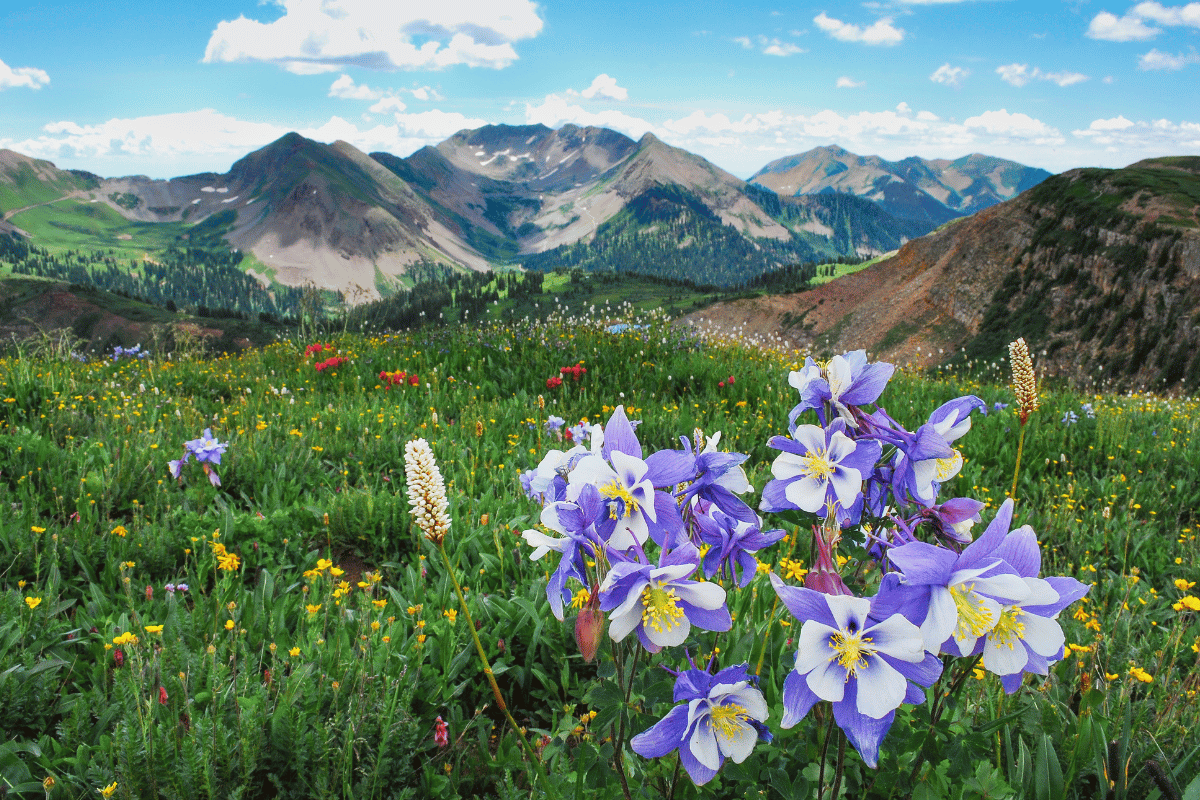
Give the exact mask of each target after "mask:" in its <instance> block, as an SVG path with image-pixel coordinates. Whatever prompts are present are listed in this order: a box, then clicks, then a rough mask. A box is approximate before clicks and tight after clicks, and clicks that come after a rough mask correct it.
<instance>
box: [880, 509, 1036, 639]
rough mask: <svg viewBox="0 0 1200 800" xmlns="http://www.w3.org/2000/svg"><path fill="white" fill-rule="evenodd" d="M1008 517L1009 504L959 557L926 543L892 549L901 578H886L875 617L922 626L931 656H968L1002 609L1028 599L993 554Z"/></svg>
mask: <svg viewBox="0 0 1200 800" xmlns="http://www.w3.org/2000/svg"><path fill="white" fill-rule="evenodd" d="M1012 512H1013V502H1012V500H1011V499H1009V500H1006V501H1005V502H1004V504H1003V505H1002V506H1000V510H999V511H997V512H996V516H995V518H993V519H992V522H991V524H989V525H988V527H987V530H985V531H984V533H983V535H982V536H980V537H979V538H978V539H977V540H976V541H974V542H973V543H971V544H970V545H968V546H967V548H966V549H965V550H963V551H962V552H961V553H956V552H954V551H953V550H948V549H946V548H944V547H937V546H935V545H932V544H928V543H926V542H910V543H909V544H905V545H902V546H900V547H893V548H892V549H891V550H889V551H888V559H889V560H890V562H891V564H892V565H893V566H895V567H898V568H899V569H900V574H897V573H890V574H888V575H885V576H884V580H883V583H882V584H881V586H880V590H879V594H878V595H877V599H876V605H875V611H874V612H873V613H876V614H878V615H879V616H880V617H883V616H888V615H890V614H893V613H901V614H903V615H904V616H905V617H907V618H908V619H909V620H910V621H912V622H914V623H916V624H918V625H920V626H921V635H922V636H923V637H924V641H925V648H926V649H927V650H929V652H931V653H937V652H943V653H949V654H951V655H958V656H965V655H967V654H969V653H970V652H972V651H973V650H974V649H975V646H976V643H977V642H978V641H979V640H980V638H981V637H983V636H984V635H986V634H987V633H988V632H989V631H991V630H992V629H993V628H994V627H996V624H997V623H998V622H999V621H1000V615H1001V612H1002V610H1003V608H1004V607H1005V606H1014V605H1020V604H1022V603H1024V602H1025V600H1026V598H1027V597H1029V587H1028V586H1027V585H1026V583H1025V581H1024V580H1023V579H1022V577H1021V576H1020V575H1018V574H1017V571H1016V569H1015V568H1014V567H1013V566H1012V565H1011V564H1009V563H1008V562H1006V561H1005V560H1004V559H1003V557H1002V551H1001V552H997V551H998V548H1000V545H1001V544H1002V543H1003V542H1004V539H1005V537H1006V536H1007V535H1008V529H1009V525H1010V524H1011V523H1012Z"/></svg>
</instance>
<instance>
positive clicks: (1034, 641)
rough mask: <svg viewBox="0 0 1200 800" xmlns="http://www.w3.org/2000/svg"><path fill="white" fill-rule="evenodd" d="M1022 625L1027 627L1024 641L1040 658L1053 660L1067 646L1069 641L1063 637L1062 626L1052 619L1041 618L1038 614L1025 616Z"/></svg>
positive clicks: (1022, 618)
mask: <svg viewBox="0 0 1200 800" xmlns="http://www.w3.org/2000/svg"><path fill="white" fill-rule="evenodd" d="M1021 623H1022V624H1023V625H1024V626H1025V633H1024V635H1023V636H1022V637H1021V639H1022V641H1024V642H1025V644H1027V645H1029V649H1031V650H1033V652H1035V653H1037V654H1038V655H1039V656H1044V657H1045V658H1053V657H1054V656H1056V655H1058V651H1059V650H1061V649H1062V647H1063V645H1064V644H1066V641H1067V639H1066V637H1065V636H1064V635H1063V630H1062V626H1061V625H1059V624H1058V623H1057V622H1056V621H1054V620H1052V619H1048V618H1046V617H1039V616H1038V615H1037V614H1023V615H1021Z"/></svg>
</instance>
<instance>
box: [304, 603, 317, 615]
mask: <svg viewBox="0 0 1200 800" xmlns="http://www.w3.org/2000/svg"><path fill="white" fill-rule="evenodd" d="M304 610H305V611H307V612H308V613H310V614H315V613H317V612H318V611H320V610H321V604H320V603H316V604H314V605H306V606H305V607H304Z"/></svg>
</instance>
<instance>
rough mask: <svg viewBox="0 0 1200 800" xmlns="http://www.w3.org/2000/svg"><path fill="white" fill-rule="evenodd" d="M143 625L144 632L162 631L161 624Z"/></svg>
mask: <svg viewBox="0 0 1200 800" xmlns="http://www.w3.org/2000/svg"><path fill="white" fill-rule="evenodd" d="M143 627H144V628H145V629H146V633H162V632H163V626H162V625H145V626H143Z"/></svg>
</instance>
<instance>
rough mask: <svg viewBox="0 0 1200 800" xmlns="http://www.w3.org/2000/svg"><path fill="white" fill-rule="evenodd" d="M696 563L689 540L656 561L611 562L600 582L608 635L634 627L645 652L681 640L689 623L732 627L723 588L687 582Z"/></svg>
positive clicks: (716, 628) (615, 636) (618, 636)
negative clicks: (657, 562)
mask: <svg viewBox="0 0 1200 800" xmlns="http://www.w3.org/2000/svg"><path fill="white" fill-rule="evenodd" d="M699 566H700V552H699V551H698V550H697V549H696V546H695V545H693V544H692V543H691V542H684V544H683V545H681V546H680V547H677V548H675V549H674V550H672V551H670V552H669V553H668V552H665V551H664V555H663V556H662V557H661V559H660V560H659V565H658V566H657V567H656V566H653V565H651V564H644V563H640V562H636V561H616V562H615V563H613V565H612V568H611V569H610V570H609V571H608V575H606V576H605V577H604V583H603V584H601V586H600V610H601V611H605V612H607V613H608V615H609V617H608V635H609V636H610V637H611V638H612V640H613V641H614V642H619V641H621V640H622V639H624V638H625V637H626V636H628V635H629V634H630V633H632V632H634V631H637V635H638V641H640V642H641V643H642V646H643V647H645V648H646V650H647V651H649V652H651V653H657V652H658V651H659V650H662V649H663V648H664V647H674V646H676V645H681V644H683V643H684V642H685V641H686V640H687V637H688V634H690V633H691V630H692V626H693V625H695V626H696V627H698V628H701V629H703V630H707V631H727V630H729V629H730V628H731V627H733V620H732V619H731V618H730V616H729V609H728V608H727V607H726V606H725V590H724V589H722V588H721V587H720V586H718V585H717V584H715V583H709V582H707V581H693V580H688V579H687V578H688V576H690V575H691V574H692V573H694V572H695V571H696V570H697V568H699Z"/></svg>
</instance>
